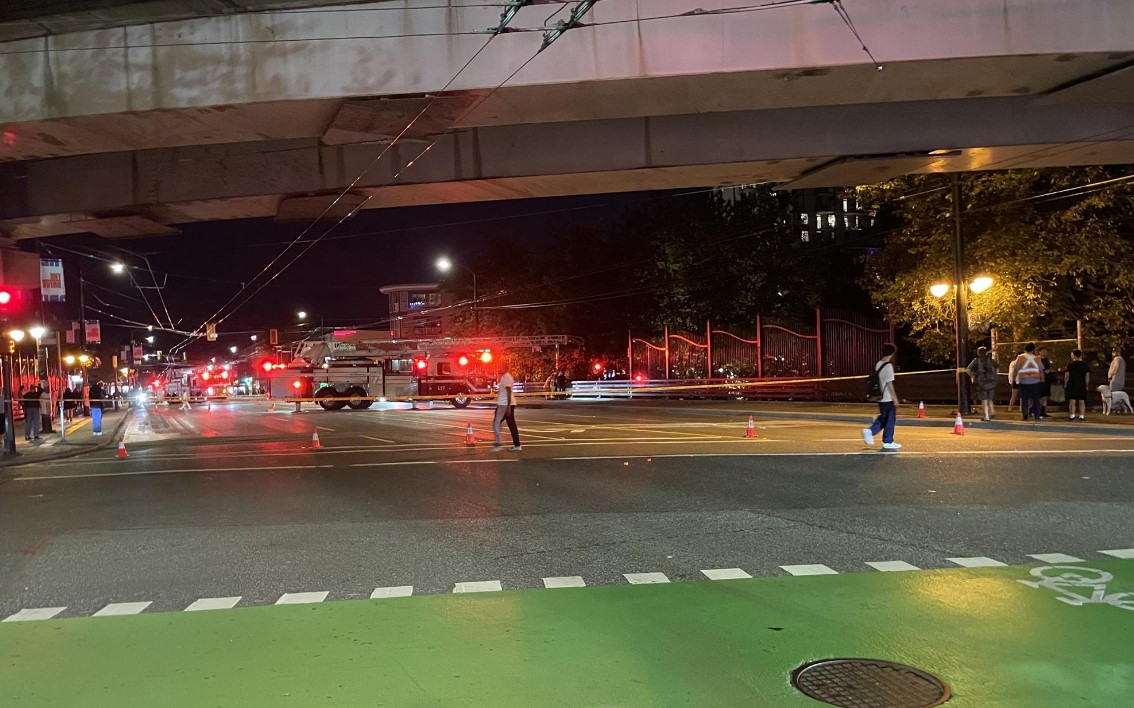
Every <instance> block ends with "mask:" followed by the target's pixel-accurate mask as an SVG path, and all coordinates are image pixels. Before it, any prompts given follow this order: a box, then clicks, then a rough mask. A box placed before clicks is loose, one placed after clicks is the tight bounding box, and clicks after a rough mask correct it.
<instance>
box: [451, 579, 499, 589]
mask: <svg viewBox="0 0 1134 708" xmlns="http://www.w3.org/2000/svg"><path fill="white" fill-rule="evenodd" d="M502 589H503V587H501V585H500V581H499V580H476V581H472V582H465V583H457V584H456V585H455V586H454V587H453V592H499V591H500V590H502Z"/></svg>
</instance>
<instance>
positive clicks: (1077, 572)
mask: <svg viewBox="0 0 1134 708" xmlns="http://www.w3.org/2000/svg"><path fill="white" fill-rule="evenodd" d="M1031 574H1032V575H1033V576H1035V577H1036V578H1039V580H1017V581H1016V582H1018V583H1023V584H1024V585H1027V586H1028V587H1030V588H1047V589H1048V590H1051V591H1053V592H1057V593H1059V595H1060V597H1057V598H1055V599H1057V600H1059V601H1060V602H1065V603H1067V604H1068V605H1073V606H1075V607H1082V606H1083V605H1112V606H1114V607H1118V608H1120V609H1123V610H1134V592H1112V593H1108V592H1107V591H1106V584H1107V583H1109V582H1110V581H1111V580H1114V576H1113V575H1111V574H1110V573H1108V572H1106V571H1105V570H1096V569H1094V568H1087V567H1084V566H1078V565H1045V566H1041V567H1039V568H1032V570H1031ZM1088 592H1089V593H1090V594H1089V595H1087V594H1085V593H1088Z"/></svg>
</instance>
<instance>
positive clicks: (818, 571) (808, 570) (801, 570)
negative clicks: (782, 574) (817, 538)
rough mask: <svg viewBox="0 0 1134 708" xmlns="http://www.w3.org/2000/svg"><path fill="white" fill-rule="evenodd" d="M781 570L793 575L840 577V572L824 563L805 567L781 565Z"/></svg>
mask: <svg viewBox="0 0 1134 708" xmlns="http://www.w3.org/2000/svg"><path fill="white" fill-rule="evenodd" d="M780 567H781V568H783V569H784V570H786V571H787V572H789V573H791V574H792V575H838V574H839V571H837V570H835V569H834V568H828V567H827V566H825V565H823V564H822V563H812V564H805V565H781V566H780Z"/></svg>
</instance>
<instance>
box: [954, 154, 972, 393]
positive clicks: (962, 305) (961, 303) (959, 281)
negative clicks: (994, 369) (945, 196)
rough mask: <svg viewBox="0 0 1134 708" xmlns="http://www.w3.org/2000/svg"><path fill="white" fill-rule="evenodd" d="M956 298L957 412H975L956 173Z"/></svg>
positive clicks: (963, 236) (959, 199)
mask: <svg viewBox="0 0 1134 708" xmlns="http://www.w3.org/2000/svg"><path fill="white" fill-rule="evenodd" d="M953 284H954V285H953V296H954V305H955V310H956V315H955V316H954V319H953V323H954V325H955V327H954V329H955V330H956V334H957V370H956V372H955V374H956V377H957V411H958V412H959V413H961V414H962V415H969V414H970V413H972V407H971V405H970V402H969V375H968V374H967V373H966V372H965V370H964V367H965V362H966V361H968V359H969V286H968V283H967V282H966V279H965V232H964V230H963V229H962V227H961V178H960V175H959V173H957V172H954V173H953Z"/></svg>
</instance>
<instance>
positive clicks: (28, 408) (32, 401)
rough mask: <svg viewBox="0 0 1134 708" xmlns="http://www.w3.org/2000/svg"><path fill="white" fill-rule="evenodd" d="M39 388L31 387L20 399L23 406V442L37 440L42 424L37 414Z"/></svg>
mask: <svg viewBox="0 0 1134 708" xmlns="http://www.w3.org/2000/svg"><path fill="white" fill-rule="evenodd" d="M39 394H40V390H39V386H32V387H31V388H29V389H28V390H27V391H26V392H25V393H23V394H22V395H21V397H20V403H21V404H23V406H24V440H39V439H40V437H39V426H40V424H41V423H42V420H41V418H40V412H39V405H40V404H39Z"/></svg>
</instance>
